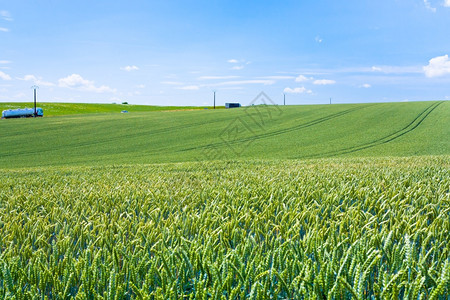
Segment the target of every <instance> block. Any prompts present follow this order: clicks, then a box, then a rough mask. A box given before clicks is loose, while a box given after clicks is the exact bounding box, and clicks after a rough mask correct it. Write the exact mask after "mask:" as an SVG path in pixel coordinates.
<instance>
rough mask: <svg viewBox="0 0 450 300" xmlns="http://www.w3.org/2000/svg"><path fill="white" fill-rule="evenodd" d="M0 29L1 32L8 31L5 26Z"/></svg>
mask: <svg viewBox="0 0 450 300" xmlns="http://www.w3.org/2000/svg"><path fill="white" fill-rule="evenodd" d="M0 31H2V32H9V29H8V28H5V27H0Z"/></svg>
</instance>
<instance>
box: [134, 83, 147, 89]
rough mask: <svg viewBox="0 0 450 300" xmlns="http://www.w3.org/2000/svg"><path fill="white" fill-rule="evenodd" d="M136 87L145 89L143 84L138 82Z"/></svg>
mask: <svg viewBox="0 0 450 300" xmlns="http://www.w3.org/2000/svg"><path fill="white" fill-rule="evenodd" d="M136 88H138V89H145V85H143V84H138V85H136Z"/></svg>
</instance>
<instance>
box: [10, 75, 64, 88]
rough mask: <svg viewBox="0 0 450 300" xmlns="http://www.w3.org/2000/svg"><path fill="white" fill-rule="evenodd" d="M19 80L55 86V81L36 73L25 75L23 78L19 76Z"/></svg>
mask: <svg viewBox="0 0 450 300" xmlns="http://www.w3.org/2000/svg"><path fill="white" fill-rule="evenodd" d="M17 79H19V80H25V81H33V82H34V84H35V85H38V86H55V84H54V83H52V82H48V81H44V80H42V77H36V76H34V75H25V76H24V77H23V78H17Z"/></svg>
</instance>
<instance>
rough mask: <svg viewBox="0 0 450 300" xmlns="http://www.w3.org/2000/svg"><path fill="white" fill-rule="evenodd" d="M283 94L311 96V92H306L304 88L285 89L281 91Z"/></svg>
mask: <svg viewBox="0 0 450 300" xmlns="http://www.w3.org/2000/svg"><path fill="white" fill-rule="evenodd" d="M283 92H285V93H287V94H311V93H312V91H311V90H308V89H307V88H305V87H304V86H302V87H296V88H293V89H292V88H290V87H287V88H285V89H284V90H283Z"/></svg>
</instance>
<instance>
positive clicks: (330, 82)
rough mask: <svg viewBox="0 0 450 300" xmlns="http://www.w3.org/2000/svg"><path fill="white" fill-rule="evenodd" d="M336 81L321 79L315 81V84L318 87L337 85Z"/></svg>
mask: <svg viewBox="0 0 450 300" xmlns="http://www.w3.org/2000/svg"><path fill="white" fill-rule="evenodd" d="M335 83H336V81H334V80H329V79H319V80H314V82H313V84H317V85H329V84H335Z"/></svg>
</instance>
